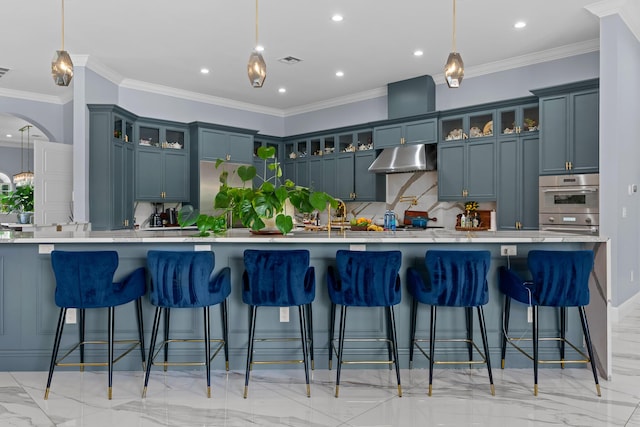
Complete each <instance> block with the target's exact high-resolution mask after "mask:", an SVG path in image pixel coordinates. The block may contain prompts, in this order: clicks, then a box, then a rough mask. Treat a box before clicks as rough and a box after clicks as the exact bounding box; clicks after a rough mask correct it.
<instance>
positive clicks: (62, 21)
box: [62, 0, 257, 50]
mask: <svg viewBox="0 0 640 427" xmlns="http://www.w3.org/2000/svg"><path fill="white" fill-rule="evenodd" d="M256 1H257V0H256ZM62 50H64V0H62Z"/></svg>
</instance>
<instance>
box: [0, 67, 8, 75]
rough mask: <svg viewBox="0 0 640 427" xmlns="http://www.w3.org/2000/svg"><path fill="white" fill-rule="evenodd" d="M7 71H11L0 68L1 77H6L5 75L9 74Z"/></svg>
mask: <svg viewBox="0 0 640 427" xmlns="http://www.w3.org/2000/svg"><path fill="white" fill-rule="evenodd" d="M7 71H9V69H8V68H2V67H0V77H2V76H4V75H5V74H7Z"/></svg>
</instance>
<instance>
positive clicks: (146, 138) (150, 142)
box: [138, 123, 187, 150]
mask: <svg viewBox="0 0 640 427" xmlns="http://www.w3.org/2000/svg"><path fill="white" fill-rule="evenodd" d="M186 135H187V128H186V127H185V128H179V127H169V126H161V125H155V124H150V123H140V124H139V125H138V146H141V147H155V148H161V149H171V150H185V149H186V146H185V142H186V140H187V138H186Z"/></svg>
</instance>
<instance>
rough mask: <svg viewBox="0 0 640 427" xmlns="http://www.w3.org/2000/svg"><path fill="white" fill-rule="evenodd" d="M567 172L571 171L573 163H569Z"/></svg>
mask: <svg viewBox="0 0 640 427" xmlns="http://www.w3.org/2000/svg"><path fill="white" fill-rule="evenodd" d="M569 170H573V163H572V162H569Z"/></svg>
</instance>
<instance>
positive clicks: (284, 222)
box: [276, 214, 293, 234]
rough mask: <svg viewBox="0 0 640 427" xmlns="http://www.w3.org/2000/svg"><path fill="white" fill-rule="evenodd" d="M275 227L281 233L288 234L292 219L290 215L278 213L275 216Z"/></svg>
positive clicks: (291, 226)
mask: <svg viewBox="0 0 640 427" xmlns="http://www.w3.org/2000/svg"><path fill="white" fill-rule="evenodd" d="M276 227H277V228H278V230H280V231H281V232H282V234H288V233H289V232H290V231H291V230H293V219H292V218H291V216H290V215H283V214H280V215H278V216H277V217H276Z"/></svg>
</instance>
